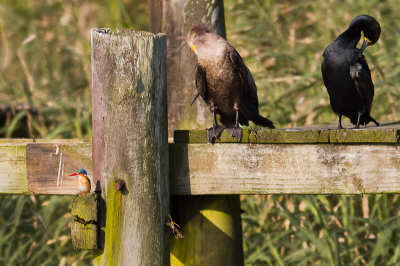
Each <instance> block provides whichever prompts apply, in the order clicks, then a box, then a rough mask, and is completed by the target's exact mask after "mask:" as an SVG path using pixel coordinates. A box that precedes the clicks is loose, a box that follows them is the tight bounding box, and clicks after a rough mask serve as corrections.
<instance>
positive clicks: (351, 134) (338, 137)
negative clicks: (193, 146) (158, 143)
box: [174, 122, 400, 144]
mask: <svg viewBox="0 0 400 266" xmlns="http://www.w3.org/2000/svg"><path fill="white" fill-rule="evenodd" d="M343 126H344V127H345V128H351V127H353V125H351V124H350V122H343ZM336 127H337V124H336V123H335V122H331V123H326V124H321V125H314V126H307V127H297V128H285V129H275V130H264V129H243V138H242V140H241V142H240V143H258V144H263V143H277V144H280V143H298V144H318V143H398V142H399V134H400V133H399V132H400V122H382V123H381V125H380V126H379V127H377V126H374V125H373V124H372V123H370V125H368V126H367V127H363V128H361V129H341V130H337V129H336ZM174 142H175V143H207V136H206V131H205V130H175V132H174ZM214 143H237V140H236V138H232V137H231V136H230V135H229V134H228V132H226V131H223V132H222V133H221V134H220V136H219V137H218V138H217V139H216V140H214Z"/></svg>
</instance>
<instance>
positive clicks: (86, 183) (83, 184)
mask: <svg viewBox="0 0 400 266" xmlns="http://www.w3.org/2000/svg"><path fill="white" fill-rule="evenodd" d="M74 175H79V178H78V182H77V185H78V190H79V194H82V192H85V195H86V194H87V193H89V192H90V188H91V185H90V179H89V178H88V177H87V172H86V170H83V169H79V170H78V172H76V173H73V174H70V175H69V176H74Z"/></svg>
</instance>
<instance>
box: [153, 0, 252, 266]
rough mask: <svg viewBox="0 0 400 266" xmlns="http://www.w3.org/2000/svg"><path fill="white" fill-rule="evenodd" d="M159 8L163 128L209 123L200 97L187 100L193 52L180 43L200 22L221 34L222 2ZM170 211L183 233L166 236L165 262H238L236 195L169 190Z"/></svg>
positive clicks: (181, 2) (178, 1) (180, 0)
mask: <svg viewBox="0 0 400 266" xmlns="http://www.w3.org/2000/svg"><path fill="white" fill-rule="evenodd" d="M149 3H150V2H149ZM162 9H163V10H162V12H163V18H162V19H163V32H165V33H166V34H167V50H168V53H167V65H168V70H167V71H168V81H167V82H168V134H169V136H170V137H172V136H173V133H174V130H177V129H205V128H206V127H210V126H212V124H213V120H212V115H211V112H210V111H209V109H208V107H207V105H206V104H205V103H204V102H203V100H202V99H197V101H196V103H195V104H193V106H190V103H191V101H192V99H193V97H194V96H195V94H196V92H197V90H196V87H195V83H194V66H195V64H196V56H195V55H194V54H193V53H192V52H191V51H190V49H189V47H188V46H187V44H186V34H187V32H188V31H189V29H190V27H191V26H192V25H193V24H195V23H200V22H201V23H204V24H206V25H207V26H208V27H209V29H210V31H212V32H214V33H216V34H219V35H220V36H222V37H224V38H226V32H225V19H224V6H223V0H205V1H197V0H174V1H169V0H164V1H163V5H162ZM151 22H152V23H156V22H157V20H154V21H153V20H152V21H151ZM155 26H156V25H154V27H153V26H152V28H155ZM171 212H172V214H173V216H174V217H175V219H176V222H178V223H179V224H180V225H181V229H182V230H181V231H182V233H183V234H184V236H185V238H186V239H185V240H184V241H182V240H180V239H176V238H171V265H238V266H241V265H244V260H243V243H242V227H241V216H240V212H241V209H240V198H239V195H221V196H174V197H172V198H171ZM174 217H173V218H174Z"/></svg>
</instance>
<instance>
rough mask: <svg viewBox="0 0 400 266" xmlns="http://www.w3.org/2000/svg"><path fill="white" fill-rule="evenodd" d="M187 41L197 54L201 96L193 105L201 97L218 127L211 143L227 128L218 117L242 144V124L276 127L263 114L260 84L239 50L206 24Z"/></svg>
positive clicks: (196, 27)
mask: <svg viewBox="0 0 400 266" xmlns="http://www.w3.org/2000/svg"><path fill="white" fill-rule="evenodd" d="M186 41H187V43H188V45H189V47H190V48H191V49H192V51H193V52H195V53H196V55H197V64H196V68H195V81H196V88H197V91H198V93H197V94H196V96H195V98H194V100H193V102H194V101H195V100H196V99H197V97H198V96H199V95H200V96H201V98H203V100H204V101H205V102H206V103H207V104H208V105H209V106H210V111H211V112H212V113H213V116H214V126H213V127H212V128H209V129H207V139H208V141H209V142H211V141H212V138H213V137H217V136H218V134H219V133H220V132H221V131H222V130H223V129H224V128H225V127H222V126H219V125H218V124H217V120H216V114H219V115H220V117H221V123H222V124H223V125H225V126H228V127H226V128H225V129H226V130H227V131H228V132H229V133H230V134H231V135H232V136H235V137H236V138H237V139H238V141H240V140H241V138H242V130H241V128H240V127H239V125H238V124H239V123H240V124H241V125H246V126H248V125H249V120H251V121H253V122H254V123H255V124H257V125H260V126H264V127H270V128H275V127H274V124H273V122H271V121H270V120H268V119H266V118H264V117H262V116H260V115H259V113H258V97H257V87H256V84H255V82H254V79H253V76H252V75H251V73H250V71H249V69H248V68H247V67H246V65H245V64H244V62H243V60H242V58H241V57H240V55H239V54H238V52H237V51H236V50H235V48H233V47H232V46H231V45H230V44H229V43H228V42H227V41H226V40H225V39H224V38H222V37H221V36H218V35H216V34H213V33H209V31H208V29H207V27H206V26H205V25H203V24H196V25H193V26H192V27H191V28H190V30H189V32H188V34H187V36H186ZM193 102H192V104H193Z"/></svg>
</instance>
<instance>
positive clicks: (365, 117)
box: [350, 114, 379, 126]
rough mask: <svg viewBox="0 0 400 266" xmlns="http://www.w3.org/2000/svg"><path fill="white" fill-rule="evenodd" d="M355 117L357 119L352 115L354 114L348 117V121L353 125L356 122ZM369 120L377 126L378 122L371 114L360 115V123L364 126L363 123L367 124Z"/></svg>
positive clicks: (356, 117)
mask: <svg viewBox="0 0 400 266" xmlns="http://www.w3.org/2000/svg"><path fill="white" fill-rule="evenodd" d="M357 119H358V116H357V115H354V116H352V117H350V122H351V123H352V124H353V125H356V124H357ZM369 122H373V123H374V124H375V125H376V126H379V123H378V122H376V120H375V119H374V118H373V117H372V116H370V115H369V114H364V115H362V116H361V118H360V125H361V126H364V125H365V126H366V125H368V124H369Z"/></svg>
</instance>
